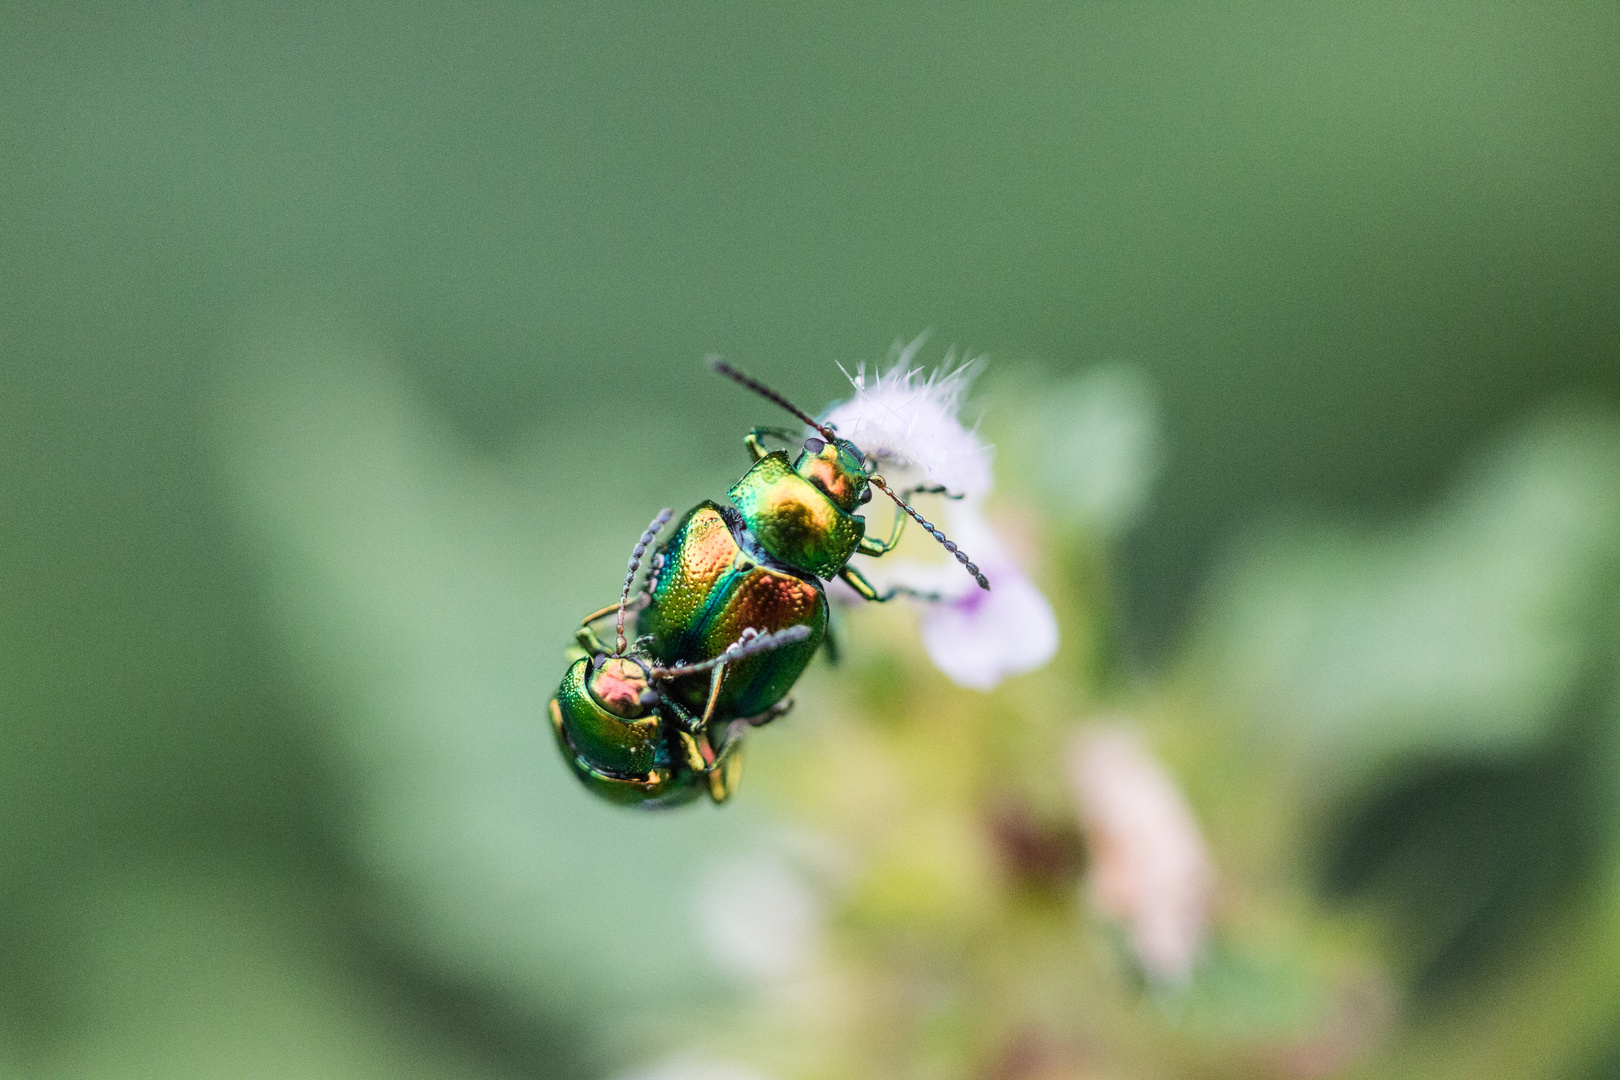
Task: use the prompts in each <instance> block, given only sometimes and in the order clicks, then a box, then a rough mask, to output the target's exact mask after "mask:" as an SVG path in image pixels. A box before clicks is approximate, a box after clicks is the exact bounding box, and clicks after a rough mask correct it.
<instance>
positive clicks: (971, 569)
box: [866, 473, 990, 589]
mask: <svg viewBox="0 0 1620 1080" xmlns="http://www.w3.org/2000/svg"><path fill="white" fill-rule="evenodd" d="M866 482H867V483H869V484H871V485H872V486H873V487H875V488H877V489H878V490H879V491H881V492H883V494H885V495H887V496H888V497H889V498H891V499H893V500H894V504H895V505H896V506H898V507H899V508H900V509H902V510H904V511H905V512H906V513H907V514H910V515H911V519H912V520H913V521H915V522H916V523H917V524H919V525H921V526H922V527H923V528H925V529H927V530H928V535H929V536H932V537H933V538H934V539H935V540H938V541H939V542H940V543H941V544H943V545H944V546H945V550H946V551H948V552H950V553H951V554H952V555H955V556H956V561H957V562H959V563H961V564H962V569H964V570H966V571H967V572H968V573H970V574H972V575H973V580H974V581H977V582H978V583H979V588H981V589H989V588H990V579H989V578H987V577H985V576H984V575H983V574H982V573H980V572H979V568H978V566H976V565H975V564H974V563H973V562H972V561H970V560H969V559H968V555H967V552H965V551H963V550H962V549H961V548H959V547H957V546H956V544H955V543H954V542H953V541H950V540H947V539H945V534H944V533H942V532H940V531H939V530H938V529H936V528H935V527H934V523H933V522H932V521H929V520H928V519H927V518H925V517H923V516H922V515H921V514H919V513H917V511H915V510H913V509H912V508H911V504H910V503H908V502H906V500H904V499H902V498H901V497H900V496H899V495H896V494H895V493H894V489H893V488H891V487H889V483H888V481H886V480H884V479H883V477H881V476H878V475H877V474H876V473H874V474H873V475H871V476H868V477H867V478H866Z"/></svg>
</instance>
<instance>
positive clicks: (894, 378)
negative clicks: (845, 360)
mask: <svg viewBox="0 0 1620 1080" xmlns="http://www.w3.org/2000/svg"><path fill="white" fill-rule="evenodd" d="M926 339H927V335H926V334H924V335H920V336H919V337H917V338H915V339H914V340H912V341H911V342H910V343H909V344H904V345H902V344H899V343H896V345H895V346H894V348H893V349H892V350H890V353H889V363H888V366H887V367H886V368H885V369H884V370H882V371H881V372H878V373H877V374H875V375H868V374H867V371H866V367H865V365H864V364H862V365H860V366H859V367H857V368H856V370H855V374H854V375H850V376H849V380H850V383H851V384H852V385H853V386H854V387H855V396H854V397H852V398H851V399H850V400H848V401H845V402H842V403H840V404H838V405H835V406H834V407H833V408H832V409H831V410H829V411H828V413H827V415H826V418H825V421H824V422H825V423H828V424H831V425H834V426H836V427H837V429H838V434H839V435H840V436H841V437H843V438H845V439H848V440H850V441H851V442H853V443H854V444H855V445H856V446H859V447H860V448H861V449H862V450H863V451H865V452H866V453H868V454H871V455H872V456H873V457H874V458H876V459H877V460H878V462H879V463H880V464H881V465H882V467H883V469H884V471H885V472H886V473H888V474H889V477H890V480H891V481H892V482H893V483H894V485H895V486H896V487H897V488H901V489H903V488H905V487H908V486H910V485H911V484H914V483H917V484H937V485H940V486H942V487H944V488H945V489H946V491H947V492H949V493H950V494H951V495H952V496H960V498H952V499H950V500H947V501H946V503H945V509H944V515H943V516H944V519H945V523H946V526H947V527H946V529H945V532H946V533H947V534H949V536H950V538H951V539H952V540H953V541H955V542H956V543H957V544H958V545H960V547H961V548H962V550H964V551H971V552H972V553H973V557H974V559H975V560H976V561H977V563H978V566H979V567H980V568H981V569H982V570H983V572H984V573H985V574H986V575H988V577H989V579H990V581H991V582H993V585H992V587H991V589H990V590H989V591H988V592H986V591H982V590H980V589H977V588H974V586H973V579H972V578H969V577H966V576H964V575H963V574H962V573H961V570H960V568H958V567H956V566H954V565H952V564H950V563H949V562H942V561H934V562H920V561H917V560H912V559H902V558H899V557H898V556H893V555H891V556H887V557H885V558H882V559H875V560H871V561H869V562H868V563H866V564H863V566H862V568H861V570H862V573H864V574H865V575H866V576H867V577H868V578H869V579H870V580H872V582H873V583H874V584H876V585H878V587H879V588H887V587H888V586H890V585H899V586H903V587H906V588H910V589H913V590H916V591H917V592H923V593H932V594H934V595H937V596H939V597H940V600H939V601H937V602H934V603H932V604H929V605H928V606H927V607H926V608H924V610H923V613H922V619H921V631H922V639H923V646H924V647H925V648H926V649H927V650H928V656H929V659H931V660H932V661H933V662H934V666H935V667H937V668H939V669H940V670H941V671H943V672H944V673H945V674H946V675H947V676H949V677H950V678H951V680H952V681H953V682H955V683H957V684H958V685H961V686H966V687H970V688H972V689H975V690H990V689H992V688H994V687H995V686H996V685H997V684H998V683H1000V682H1001V681H1002V680H1003V679H1005V678H1007V677H1008V676H1009V675H1016V674H1019V673H1021V672H1025V671H1032V670H1034V669H1035V668H1038V667H1040V666H1041V665H1042V664H1045V663H1046V662H1047V661H1048V660H1050V659H1051V658H1052V656H1053V654H1054V653H1056V651H1057V645H1058V628H1057V618H1056V616H1055V615H1053V613H1052V607H1051V605H1050V604H1048V603H1047V601H1046V597H1045V596H1043V595H1041V591H1040V590H1039V589H1037V588H1036V587H1035V585H1034V583H1033V582H1031V581H1030V580H1029V578H1028V577H1026V576H1025V574H1024V572H1023V570H1022V568H1020V567H1019V566H1018V564H1017V563H1016V562H1015V561H1014V560H1013V558H1012V555H1011V553H1010V552H1008V551H1007V549H1006V545H1004V544H1003V543H1002V542H1001V540H1000V538H999V537H997V536H996V533H995V531H994V530H993V529H992V528H991V527H990V522H989V521H988V519H986V517H985V515H984V509H983V503H984V500H985V497H986V496H988V495H989V494H990V491H991V489H992V488H993V487H994V485H995V474H994V471H993V469H992V468H991V448H990V447H989V446H988V445H986V444H985V442H984V441H983V440H982V439H980V438H979V434H978V431H977V430H976V429H975V428H968V427H965V426H964V425H963V424H962V422H961V420H960V419H958V416H957V414H958V413H959V412H960V411H961V409H962V405H963V403H964V401H965V399H966V397H967V392H968V390H969V388H970V387H971V385H972V383H973V378H974V376H975V375H977V374H978V371H979V369H980V368H981V367H982V363H983V362H982V360H979V359H973V360H968V361H966V362H960V361H958V360H957V358H956V353H955V352H954V350H953V351H951V352H947V353H946V355H945V359H944V362H943V363H942V364H941V365H940V366H939V367H938V368H936V369H935V370H934V371H932V372H930V373H928V374H926V375H925V374H924V373H923V371H922V369H921V368H918V367H914V366H913V362H914V361H915V359H916V356H917V351H918V350H919V349H921V348H922V345H923V342H924V341H925V340H926ZM845 374H846V375H847V374H848V372H845ZM902 477H904V479H902Z"/></svg>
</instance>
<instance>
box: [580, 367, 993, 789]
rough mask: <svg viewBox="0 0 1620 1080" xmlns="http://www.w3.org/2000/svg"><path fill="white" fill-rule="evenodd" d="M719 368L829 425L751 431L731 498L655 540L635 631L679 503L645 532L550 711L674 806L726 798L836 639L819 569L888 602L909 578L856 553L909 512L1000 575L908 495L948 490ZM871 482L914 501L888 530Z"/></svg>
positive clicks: (585, 759)
mask: <svg viewBox="0 0 1620 1080" xmlns="http://www.w3.org/2000/svg"><path fill="white" fill-rule="evenodd" d="M714 367H715V370H717V371H719V372H720V373H721V374H722V375H725V376H727V377H728V378H731V379H734V380H736V381H737V382H739V383H741V384H742V385H743V386H746V387H747V388H749V389H750V390H753V391H754V392H756V393H758V394H761V395H762V396H764V397H766V398H768V399H769V400H771V401H773V402H775V403H776V404H778V405H780V406H782V407H783V408H784V409H786V410H787V411H788V412H790V413H792V414H793V415H794V416H796V417H798V418H799V419H800V420H801V421H803V422H804V423H805V424H806V425H807V426H809V427H810V428H812V429H814V430H815V431H816V432H817V433H818V434H819V435H820V436H821V437H820V438H811V439H808V440H806V442H805V443H804V449H803V450H802V451H801V452H800V453H799V455H798V457H797V458H796V459H794V460H792V461H790V460H789V459H788V456H787V454H785V453H784V452H782V451H781V450H770V451H767V450H766V449H765V446H764V443H763V441H762V440H763V437H765V436H767V435H769V436H775V437H778V438H787V439H796V436H794V435H792V433H790V432H784V431H781V430H779V429H775V428H755V429H753V431H751V432H749V434H748V438H747V440H746V443H747V447H748V452H749V454H750V456H751V457H752V458H753V460H754V465H753V468H751V469H749V470H748V472H747V473H746V474H745V475H744V476H743V478H742V479H741V480H738V481H737V482H736V483H735V484H733V485H732V487H731V490H730V491H729V492H727V495H728V497H729V499H730V503H731V505H730V506H722V505H720V504H718V503H714V502H703V503H700V504H699V505H697V506H695V507H693V508H692V510H691V511H689V512H688V513H687V515H686V516H685V517H684V518H682V519H681V522H680V524H679V525H677V526H676V529H675V533H674V535H673V536H672V537H670V539H669V540H667V541H665V542H664V543H663V544H661V545H658V546H657V547H656V548H655V549H654V550H653V552H652V556H651V558H650V559H649V560H648V561H647V562H648V571H647V578H646V582H645V587H644V590H643V591H642V592H641V593H640V594H639V595H638V597H637V599H636V602H635V603H636V605H638V606H639V609H638V610H637V612H636V624H635V631H636V637H635V639H634V640H633V641H627V640H626V635H625V617H626V614H627V613H628V612H629V611H630V610H631V608H632V604H631V599H630V594H631V590H632V588H633V587H634V585H635V580H636V575H637V572H638V571H639V569H640V567H641V563H642V557H643V556H644V555H645V554H646V553H647V549H648V546H649V545H651V544H652V543H653V541H654V540H655V538H656V537H657V536H658V534H659V532H660V531H662V530H663V528H664V526H665V525H666V524H668V522H669V518H670V512H669V511H668V510H664V511H662V512H661V513H660V514H659V515H658V516H657V517H656V518H654V519H653V522H652V524H651V525H649V526H648V527H647V530H646V531H645V532H643V533H642V534H641V539H640V540H639V541H637V543H636V546H635V549H634V550H633V551H632V553H631V556H630V566H629V570H628V572H627V573H626V574H625V578H624V588H623V589H622V590H621V591H620V593H619V602H618V603H617V604H613V605H610V606H608V607H605V608H602V609H601V610H600V611H596V612H593V613H592V614H590V615H588V616H586V617H585V619H584V621H583V622H581V624H580V628H579V630H578V632H577V633H576V634H575V641H576V643H577V645H578V650H577V652H576V658H575V659H574V661H573V663H572V664H571V665H570V666H569V668H568V672H567V674H565V675H564V676H563V681H562V685H561V686H560V687H559V688H558V690H557V696H556V697H554V698H552V699H551V705H550V711H551V724H552V729H553V730H554V732H555V733H556V736H557V745H558V748H559V749H560V750H561V751H562V755H563V758H564V759H565V760H566V761H567V762H568V763H569V765H571V766H572V767H573V769H574V772H575V773H576V774H577V775H578V776H579V778H580V780H581V781H583V782H584V784H585V786H586V787H587V788H589V789H590V790H592V791H594V792H595V793H596V794H598V795H600V796H602V797H603V798H605V799H607V800H609V801H611V802H618V803H628V804H634V805H640V806H670V805H676V804H679V803H683V802H688V801H690V800H692V799H694V798H697V797H699V796H700V795H702V794H704V793H707V794H708V795H709V797H710V798H712V799H713V800H714V801H715V802H717V803H718V802H724V801H725V800H726V799H727V798H729V797H730V796H731V794H732V792H734V791H735V790H736V786H737V780H738V778H739V776H740V774H741V768H742V741H743V736H744V735H745V734H746V733H747V731H748V730H749V729H751V728H754V727H758V726H759V725H761V724H765V723H768V722H769V721H771V720H774V719H775V718H776V717H778V716H781V715H782V714H783V713H785V712H786V711H787V710H788V709H789V708H791V707H792V699H791V698H789V697H788V696H787V695H788V692H789V691H790V690H791V689H792V688H793V684H794V683H795V682H797V681H798V679H799V675H800V674H801V673H802V672H803V671H804V669H805V666H806V665H807V664H809V662H810V658H811V657H812V656H813V655H815V651H816V650H817V649H818V648H821V647H822V646H823V645H827V646H828V647H829V648H830V646H831V642H830V640H829V639H828V637H827V594H826V592H825V591H824V590H823V588H822V585H821V579H831V578H833V577H838V578H840V579H842V580H843V581H844V582H845V583H847V584H848V585H849V586H850V587H851V588H853V589H854V590H855V591H856V592H857V593H858V594H859V595H861V596H863V597H865V598H866V599H868V600H873V601H878V602H883V601H887V600H891V599H893V598H894V597H895V596H897V595H900V594H902V593H908V592H910V590H906V589H900V588H894V589H889V590H888V591H886V592H882V593H880V592H878V591H877V589H875V588H873V586H872V585H871V583H869V582H868V581H867V580H866V578H864V577H863V576H861V573H860V571H858V570H856V569H855V568H854V567H852V566H850V565H849V560H850V558H851V557H852V556H853V555H855V554H857V553H859V554H863V555H882V554H884V553H886V552H888V551H890V550H892V549H893V548H894V546H895V545H896V544H897V543H899V541H900V535H901V531H902V529H903V528H904V527H905V523H906V518H907V517H908V516H909V517H911V518H914V519H916V521H917V522H918V523H919V524H920V525H922V527H923V528H925V529H927V530H928V532H929V534H930V535H932V536H933V537H934V539H936V540H938V541H939V542H940V543H941V544H943V545H944V546H945V549H946V550H947V551H949V552H950V553H951V554H952V555H954V556H955V557H956V559H957V561H958V562H960V563H962V565H963V567H964V569H966V570H967V572H968V573H969V574H971V575H973V577H974V579H975V580H977V581H978V583H979V586H980V587H981V588H984V589H988V588H989V587H990V582H989V581H988V580H987V579H986V578H985V576H984V574H982V573H981V572H980V571H979V568H978V567H977V566H976V565H974V563H973V562H972V561H971V560H969V559H968V556H967V553H966V552H964V551H961V550H960V549H958V548H957V546H956V545H955V544H953V543H952V542H951V541H949V540H947V539H946V538H945V534H944V533H942V532H941V531H940V530H939V529H938V528H936V527H935V526H934V525H933V524H932V523H931V522H929V521H926V520H924V519H923V517H922V515H920V514H918V513H917V511H916V510H914V509H912V507H911V505H910V503H909V502H907V497H909V496H910V495H911V494H913V493H915V492H917V491H929V492H933V493H938V494H945V495H946V496H947V497H951V496H950V495H949V493H948V492H945V491H944V490H943V489H940V488H912V489H910V490H909V491H907V492H905V493H903V494H901V493H896V492H895V491H894V490H892V489H891V488H890V487H889V485H888V483H887V482H885V481H884V479H883V477H881V476H879V475H877V474H876V473H874V472H873V471H872V470H873V468H874V467H875V464H876V462H875V461H874V460H873V459H872V457H871V456H869V455H867V454H865V453H863V452H862V451H861V449H860V448H859V447H857V446H856V445H855V444H854V443H852V442H850V441H849V440H847V439H840V438H839V437H838V434H837V432H836V431H834V430H833V428H832V427H831V426H829V425H827V424H823V423H820V422H819V421H817V420H815V419H813V418H812V417H810V416H809V415H808V414H807V413H805V412H804V411H803V410H801V409H799V408H798V407H796V406H794V405H793V404H792V403H790V402H789V401H787V400H786V399H785V398H783V397H782V396H781V395H779V394H777V393H776V392H775V391H774V390H771V389H770V388H769V387H767V386H765V385H764V384H762V383H759V382H756V381H755V380H753V379H751V378H749V377H748V376H747V375H744V374H742V373H741V372H739V371H737V370H736V369H734V368H732V367H730V366H729V365H727V364H724V363H721V362H720V361H715V362H714ZM872 488H877V489H878V490H879V491H882V492H883V493H884V494H885V495H887V496H889V498H891V499H893V500H894V502H895V503H896V505H898V506H899V508H900V510H901V511H902V512H901V513H897V514H896V515H895V521H894V526H893V528H892V529H891V531H890V535H889V538H888V539H887V540H876V539H873V538H872V537H869V536H867V535H866V519H865V518H863V517H861V516H860V515H858V514H856V513H855V512H854V511H855V509H856V508H857V507H859V506H861V505H862V504H864V503H866V502H868V501H870V500H871V498H872V490H871V489H872ZM911 595H923V594H917V593H911ZM925 598H931V599H937V597H925ZM610 615H616V622H615V630H614V641H615V647H614V648H613V649H612V650H611V651H610V650H609V649H608V647H607V645H606V644H605V643H604V642H603V641H602V640H601V638H599V637H598V636H597V633H596V630H595V626H596V624H597V623H599V622H601V621H602V620H605V619H606V618H607V617H608V616H610Z"/></svg>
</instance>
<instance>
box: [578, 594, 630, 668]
mask: <svg viewBox="0 0 1620 1080" xmlns="http://www.w3.org/2000/svg"><path fill="white" fill-rule="evenodd" d="M618 610H619V605H618V604H609V605H608V606H607V607H605V608H603V609H602V610H601V611H593V612H591V613H590V614H589V615H587V616H585V617H584V618H583V619H581V620H580V621H579V629H578V630H575V631H574V640H575V641H576V642H578V643H579V647H580V648H582V649H584V650H585V651H586V652H588V653H590V654H591V655H592V656H596V655H597V654H598V653H610V652H612V651H613V650H612V649H610V648H608V647H607V646H606V645H604V644H603V643H602V639H601V638H599V637H597V636H596V631H595V630H594V629H592V628H591V623H593V622H596V621H597V620H598V619H605V618H607V616H609V615H614V614H617V613H618Z"/></svg>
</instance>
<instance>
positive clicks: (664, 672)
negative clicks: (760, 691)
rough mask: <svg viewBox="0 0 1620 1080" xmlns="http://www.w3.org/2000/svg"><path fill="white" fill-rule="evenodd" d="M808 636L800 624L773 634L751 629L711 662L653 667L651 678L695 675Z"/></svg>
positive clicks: (675, 677) (808, 630) (744, 632)
mask: <svg viewBox="0 0 1620 1080" xmlns="http://www.w3.org/2000/svg"><path fill="white" fill-rule="evenodd" d="M809 636H810V628H809V627H808V626H805V625H803V624H802V623H801V624H800V625H798V626H790V627H788V628H787V629H786V630H778V631H776V632H775V633H773V634H761V633H757V632H756V631H755V630H754V628H753V627H749V628H748V629H747V630H744V631H743V633H742V637H740V638H738V639H737V640H736V641H733V642H732V643H731V644H730V645H727V646H726V647H725V649H724V650H723V651H722V652H721V653H720V655H719V656H716V657H715V658H714V659H712V660H704V661H702V662H700V663H696V664H682V665H681V666H680V667H668V668H662V667H655V668H653V669H652V677H653V678H655V679H678V678H680V677H681V676H683V675H696V674H698V673H699V672H701V671H708V670H710V669H711V668H717V667H719V666H720V665H721V664H729V663H731V662H732V661H733V660H741V659H742V658H743V657H745V656H750V655H752V654H753V653H757V652H764V651H765V650H766V649H774V648H777V647H778V646H782V645H790V644H792V643H793V642H795V641H803V640H804V639H805V638H807V637H809Z"/></svg>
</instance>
